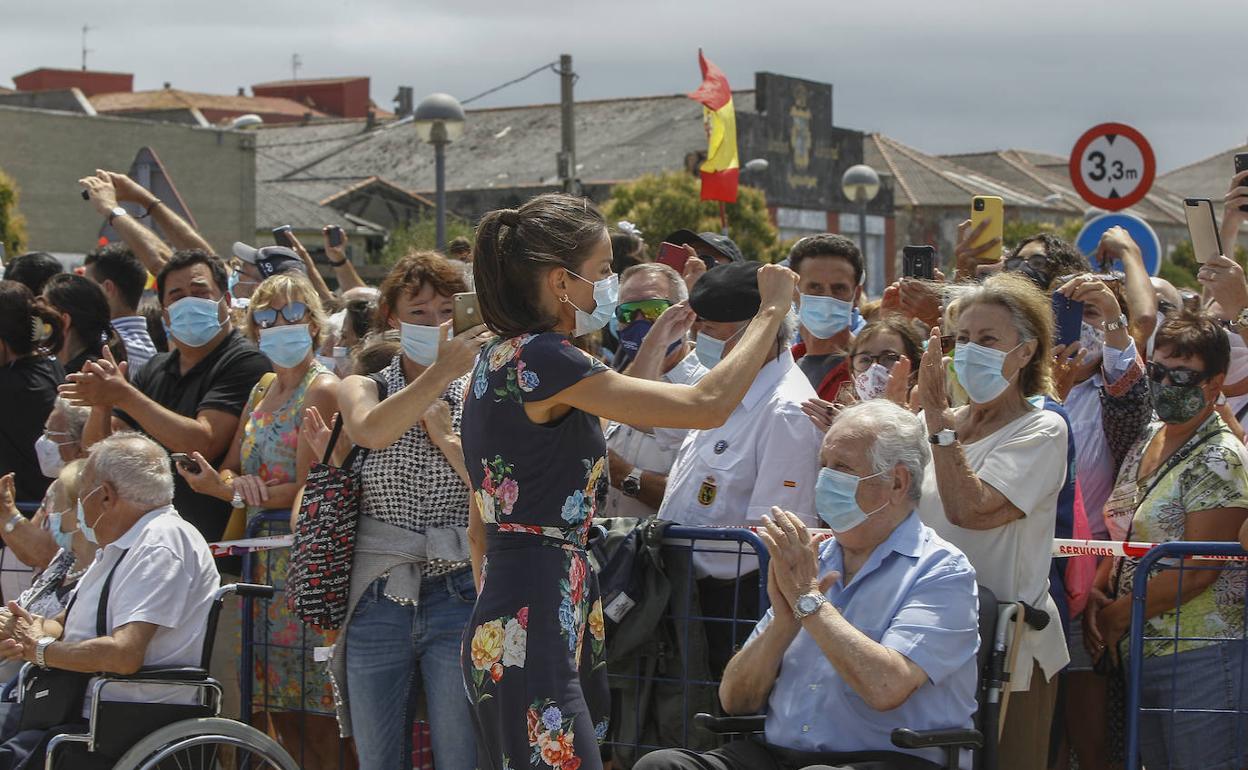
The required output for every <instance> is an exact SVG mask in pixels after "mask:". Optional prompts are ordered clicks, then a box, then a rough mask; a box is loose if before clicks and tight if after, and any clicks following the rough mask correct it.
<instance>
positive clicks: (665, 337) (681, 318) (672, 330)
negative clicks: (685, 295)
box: [641, 259, 702, 353]
mask: <svg viewBox="0 0 1248 770" xmlns="http://www.w3.org/2000/svg"><path fill="white" fill-rule="evenodd" d="M697 261H698V262H701V261H702V260H700V259H699V260H697ZM697 320H698V314H697V313H695V312H693V308H691V307H689V300H684V301H682V302H677V303H676V304H675V305H672V306H671V307H669V308H668V309H667V310H664V311H663V314H662V315H660V316H659V317H658V318H657V319H656V320H655V322H654V325H653V326H651V327H650V331H648V332H646V337H645V339H644V340H642V343H641V344H642V345H643V346H644V345H645V344H646V343H647V342H650V340H651V338H653V340H654V341H653V342H652V343H651V344H653V345H658V346H659V347H660V350H661V352H664V353H666V351H667V349H668V348H669V347H671V346H672V345H673V344H674V343H676V342H679V341H681V340H683V339H685V336H686V335H688V334H689V330H690V329H692V328H693V324H694V322H695V321H697Z"/></svg>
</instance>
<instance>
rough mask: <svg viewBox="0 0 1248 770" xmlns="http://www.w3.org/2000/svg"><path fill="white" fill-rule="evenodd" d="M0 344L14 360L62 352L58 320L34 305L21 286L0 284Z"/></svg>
mask: <svg viewBox="0 0 1248 770" xmlns="http://www.w3.org/2000/svg"><path fill="white" fill-rule="evenodd" d="M0 340H4V344H5V345H8V346H9V350H11V351H12V352H13V354H14V355H16V356H28V355H30V354H31V353H39V354H41V355H48V354H50V353H52V352H54V351H57V350H60V349H61V343H62V342H64V341H65V337H64V336H63V335H62V333H61V316H60V314H59V313H57V312H56V311H55V310H53V309H52V308H50V307H47V306H45V305H41V304H39V303H37V302H35V295H34V294H31V293H30V289H29V288H27V287H26V284H24V283H18V282H17V281H0Z"/></svg>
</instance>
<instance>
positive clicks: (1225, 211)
mask: <svg viewBox="0 0 1248 770" xmlns="http://www.w3.org/2000/svg"><path fill="white" fill-rule="evenodd" d="M1223 200H1224V201H1226V203H1225V205H1224V206H1223V207H1222V243H1223V244H1225V245H1224V246H1223V248H1226V249H1229V250H1231V251H1232V252H1233V251H1234V249H1235V246H1234V244H1235V240H1236V239H1237V238H1238V236H1239V228H1240V227H1241V226H1242V225H1243V224H1244V222H1248V211H1241V210H1240V208H1239V207H1240V206H1248V171H1241V172H1240V173H1238V174H1236V175H1235V176H1234V177H1232V178H1231V189H1230V190H1228V191H1227V193H1226V196H1225V197H1224V198H1223Z"/></svg>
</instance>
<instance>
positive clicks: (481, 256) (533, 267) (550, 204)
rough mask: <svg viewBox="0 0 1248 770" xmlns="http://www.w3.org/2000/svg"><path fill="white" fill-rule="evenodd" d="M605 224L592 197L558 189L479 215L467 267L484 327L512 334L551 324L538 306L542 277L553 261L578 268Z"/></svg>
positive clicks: (516, 334)
mask: <svg viewBox="0 0 1248 770" xmlns="http://www.w3.org/2000/svg"><path fill="white" fill-rule="evenodd" d="M606 229H607V223H606V221H605V220H603V218H602V214H600V213H599V212H598V209H597V207H595V206H594V204H593V203H591V202H590V201H588V200H587V199H585V198H578V197H575V196H572V195H564V194H563V193H547V194H545V195H539V196H537V197H536V198H533V199H532V200H530V201H529V202H528V203H525V204H524V205H523V206H521V207H520V208H518V209H499V210H498V211H491V212H490V213H488V214H486V215H485V216H484V217H482V219H481V224H480V225H478V226H477V240H476V245H475V247H474V248H475V252H474V254H473V261H472V269H473V275H474V276H475V278H476V287H477V298H478V302H479V304H480V305H481V315H482V317H483V318H484V319H485V325H486V326H487V327H488V328H489V330H490V331H492V332H494V333H495V334H497V335H499V336H502V337H516V336H519V335H521V334H526V333H529V332H540V331H546V330H547V329H550V328H551V327H552V326H554V324H555V321H556V319H555V318H552V317H550V316H549V315H548V314H547V313H546V311H544V310H543V309H542V305H541V288H540V287H541V281H542V278H543V277H544V276H545V275H546V273H547V272H548V271H549V270H550V269H551V268H554V267H563V268H566V269H568V270H571V271H573V272H576V271H578V270H579V269H580V266H581V263H583V262H584V261H585V258H586V256H588V252H589V250H590V249H591V248H592V247H593V246H594V244H595V243H596V242H598V241H599V240H600V239H601V238H602V236H603V233H604V232H606Z"/></svg>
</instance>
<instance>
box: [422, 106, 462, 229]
mask: <svg viewBox="0 0 1248 770" xmlns="http://www.w3.org/2000/svg"><path fill="white" fill-rule="evenodd" d="M412 125H413V126H415V127H416V135H417V136H419V137H420V140H421V141H422V142H425V143H427V144H432V145H433V157H434V179H435V182H434V184H435V190H436V194H435V196H434V200H435V201H436V203H437V209H438V210H437V217H438V251H446V146H447V145H448V144H450V143H451V142H453V141H455V140H456V139H458V138H459V137H461V136H463V133H464V108H463V106H462V105H460V103H459V101H458V100H457V99H456V98H455V97H454V96H451V95H450V94H430V95H428V96H426V97H425V98H424V99H423V100H422V101H421V102H420V104H419V105H418V106H417V107H416V112H414V113H413V114H412Z"/></svg>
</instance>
